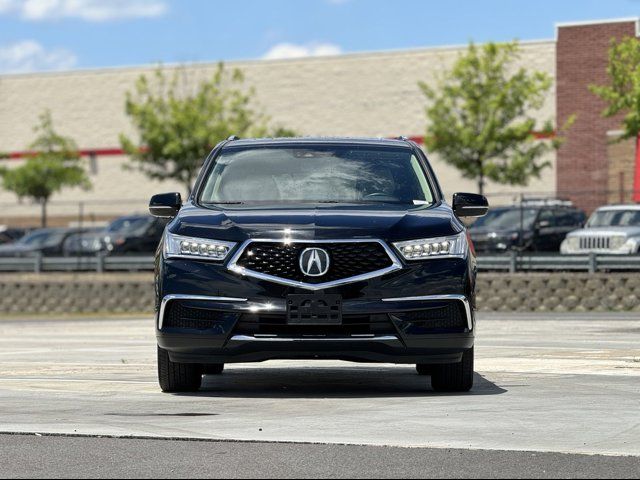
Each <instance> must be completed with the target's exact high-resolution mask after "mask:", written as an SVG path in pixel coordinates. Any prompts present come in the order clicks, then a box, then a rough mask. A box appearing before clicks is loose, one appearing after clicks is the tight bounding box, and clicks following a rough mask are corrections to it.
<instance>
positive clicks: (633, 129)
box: [591, 37, 640, 140]
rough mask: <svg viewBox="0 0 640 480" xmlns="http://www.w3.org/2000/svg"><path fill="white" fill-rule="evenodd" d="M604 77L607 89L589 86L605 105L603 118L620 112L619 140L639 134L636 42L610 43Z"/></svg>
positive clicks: (639, 85) (639, 72)
mask: <svg viewBox="0 0 640 480" xmlns="http://www.w3.org/2000/svg"><path fill="white" fill-rule="evenodd" d="M607 74H608V76H609V79H610V84H609V85H592V86H591V91H592V92H593V93H595V94H596V95H598V96H599V97H600V98H602V99H603V100H604V101H605V102H607V103H608V106H607V108H606V109H605V110H604V112H603V114H604V115H605V116H607V117H612V116H614V115H617V114H619V113H621V112H623V113H624V114H625V116H624V119H623V128H624V135H623V136H622V137H621V138H620V140H623V139H626V138H635V137H637V136H638V134H640V41H638V39H637V38H632V37H627V38H624V39H622V40H620V41H616V40H612V41H611V48H610V49H609V65H608V67H607Z"/></svg>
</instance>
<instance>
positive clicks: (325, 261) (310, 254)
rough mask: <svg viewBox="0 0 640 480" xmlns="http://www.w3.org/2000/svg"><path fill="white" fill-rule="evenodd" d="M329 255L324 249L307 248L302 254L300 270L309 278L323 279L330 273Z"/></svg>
mask: <svg viewBox="0 0 640 480" xmlns="http://www.w3.org/2000/svg"><path fill="white" fill-rule="evenodd" d="M329 264H330V260H329V254H328V253H327V251H326V250H323V249H322V248H306V249H304V250H303V251H302V253H301V254H300V270H302V273H304V274H305V275H307V276H308V277H321V276H323V275H324V274H326V273H327V272H328V271H329Z"/></svg>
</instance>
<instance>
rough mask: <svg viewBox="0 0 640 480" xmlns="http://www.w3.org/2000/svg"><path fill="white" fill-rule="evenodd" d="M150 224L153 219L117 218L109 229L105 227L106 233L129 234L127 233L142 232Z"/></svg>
mask: <svg viewBox="0 0 640 480" xmlns="http://www.w3.org/2000/svg"><path fill="white" fill-rule="evenodd" d="M151 222H153V218H151V217H149V218H146V217H125V218H119V219H118V220H115V221H113V222H112V223H111V224H110V225H109V227H107V232H108V233H121V234H122V233H129V232H137V231H138V230H143V229H145V228H147V227H148V226H149V225H150V224H151Z"/></svg>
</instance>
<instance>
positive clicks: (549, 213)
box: [538, 209, 558, 227]
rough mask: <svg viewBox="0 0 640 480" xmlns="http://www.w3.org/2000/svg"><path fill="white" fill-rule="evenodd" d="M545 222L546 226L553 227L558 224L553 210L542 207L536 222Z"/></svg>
mask: <svg viewBox="0 0 640 480" xmlns="http://www.w3.org/2000/svg"><path fill="white" fill-rule="evenodd" d="M542 222H545V223H546V226H547V227H555V226H557V224H558V221H557V218H556V215H555V212H554V211H553V210H549V209H544V210H542V212H540V217H539V218H538V223H542Z"/></svg>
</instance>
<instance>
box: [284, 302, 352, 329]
mask: <svg viewBox="0 0 640 480" xmlns="http://www.w3.org/2000/svg"><path fill="white" fill-rule="evenodd" d="M287 323H288V324H289V325H342V295H289V296H288V297H287Z"/></svg>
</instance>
